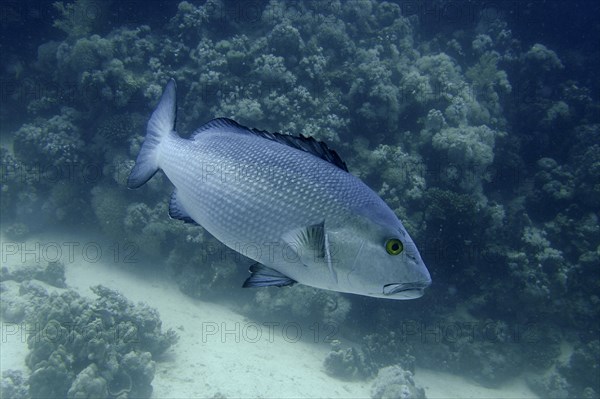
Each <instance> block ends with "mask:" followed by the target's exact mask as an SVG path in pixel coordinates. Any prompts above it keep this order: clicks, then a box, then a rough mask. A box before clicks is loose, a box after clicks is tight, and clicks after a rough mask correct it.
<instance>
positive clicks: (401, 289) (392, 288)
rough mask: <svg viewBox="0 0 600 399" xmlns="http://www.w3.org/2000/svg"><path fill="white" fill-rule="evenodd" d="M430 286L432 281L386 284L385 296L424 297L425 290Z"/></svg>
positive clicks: (384, 287)
mask: <svg viewBox="0 0 600 399" xmlns="http://www.w3.org/2000/svg"><path fill="white" fill-rule="evenodd" d="M430 284H431V280H427V281H413V282H409V283H391V284H386V285H384V286H383V295H385V296H390V295H395V294H404V295H403V296H407V297H413V298H418V297H420V296H423V294H424V292H425V291H424V290H425V288H427V287H429V285H430Z"/></svg>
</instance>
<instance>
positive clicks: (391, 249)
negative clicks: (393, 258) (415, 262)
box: [385, 238, 404, 255]
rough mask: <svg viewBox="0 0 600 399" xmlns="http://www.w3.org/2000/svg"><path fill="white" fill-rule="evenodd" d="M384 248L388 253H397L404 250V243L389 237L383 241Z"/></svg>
mask: <svg viewBox="0 0 600 399" xmlns="http://www.w3.org/2000/svg"><path fill="white" fill-rule="evenodd" d="M385 250H386V251H387V253H388V254H390V255H398V254H400V253H401V252H402V251H403V250H404V245H403V244H402V241H400V240H399V239H397V238H390V239H389V240H387V241H386V242H385Z"/></svg>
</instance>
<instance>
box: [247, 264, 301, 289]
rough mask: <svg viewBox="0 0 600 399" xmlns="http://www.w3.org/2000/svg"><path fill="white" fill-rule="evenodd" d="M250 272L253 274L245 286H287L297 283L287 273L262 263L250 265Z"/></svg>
mask: <svg viewBox="0 0 600 399" xmlns="http://www.w3.org/2000/svg"><path fill="white" fill-rule="evenodd" d="M250 273H252V274H251V275H250V277H248V278H247V279H246V281H244V284H243V285H242V287H244V288H254V287H285V286H287V285H294V284H296V283H297V281H296V280H292V279H291V278H289V277H288V276H286V275H285V274H282V273H279V272H278V271H277V270H275V269H271V268H270V267H267V266H264V265H261V264H260V263H255V264H253V265H252V266H250Z"/></svg>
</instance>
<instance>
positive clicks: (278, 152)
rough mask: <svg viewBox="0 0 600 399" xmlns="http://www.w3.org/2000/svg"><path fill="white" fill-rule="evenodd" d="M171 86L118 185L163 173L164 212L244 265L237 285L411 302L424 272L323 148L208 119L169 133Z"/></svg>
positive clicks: (386, 217) (385, 215)
mask: <svg viewBox="0 0 600 399" xmlns="http://www.w3.org/2000/svg"><path fill="white" fill-rule="evenodd" d="M176 100H177V99H176V84H175V80H173V79H170V80H169V81H168V83H167V85H166V87H165V89H164V91H163V94H162V96H161V98H160V101H159V103H158V105H157V107H156V109H155V110H154V112H153V113H152V115H151V117H150V119H149V121H148V124H147V129H146V136H145V139H144V142H143V144H142V146H141V148H140V151H139V154H138V156H137V159H136V162H135V165H134V166H133V168H132V170H131V172H130V175H129V177H128V180H127V186H128V188H130V189H136V188H138V187H141V186H142V185H144V184H145V183H146V182H147V181H148V180H150V179H151V178H152V176H153V175H154V174H155V173H156V172H157V171H158V170H162V171H163V173H164V174H165V175H166V177H167V178H168V179H169V181H170V182H171V183H172V184H173V186H174V187H175V189H174V191H173V193H172V195H171V198H170V201H169V216H170V217H171V218H173V219H178V220H182V221H184V222H187V223H194V224H197V225H200V226H202V227H203V228H204V229H205V230H206V231H208V232H209V233H210V234H212V235H213V236H214V237H215V238H216V239H217V240H219V241H220V242H222V243H223V244H225V245H226V246H227V247H229V248H231V249H233V250H234V251H236V252H238V253H240V254H242V255H244V256H245V257H248V258H250V259H252V261H253V263H252V265H251V266H250V267H249V272H250V276H249V277H248V278H247V279H246V280H245V281H244V283H243V287H287V286H292V285H294V284H296V283H298V284H304V285H307V286H311V287H315V288H318V289H324V290H331V291H337V292H343V293H351V294H358V295H364V296H369V297H376V298H387V299H414V298H419V297H421V296H422V295H423V294H424V290H425V289H426V288H427V287H428V286H429V285H430V284H431V276H430V274H429V271H428V270H427V267H426V266H425V264H424V263H423V260H422V258H421V255H420V254H419V251H418V249H417V247H416V246H415V244H414V242H413V240H412V239H411V237H410V235H409V234H408V232H407V231H406V229H405V228H404V226H403V225H402V223H401V221H400V220H399V219H398V217H397V216H396V215H395V214H394V212H393V211H392V210H391V209H390V208H389V206H387V205H386V203H385V202H384V201H383V200H382V199H381V198H380V197H379V196H378V195H377V194H376V193H375V192H374V191H373V190H371V189H370V188H369V187H368V186H367V185H366V184H365V183H363V182H362V181H361V180H360V179H359V178H357V177H355V176H354V175H352V174H351V173H350V172H349V171H348V167H347V165H346V163H345V162H344V161H343V160H342V159H341V157H340V156H339V155H338V154H337V152H335V151H334V150H332V149H330V148H329V147H328V146H327V145H326V144H325V143H324V142H322V141H318V140H316V139H315V138H313V137H305V136H303V135H299V136H293V135H288V134H283V133H270V132H267V131H264V130H259V129H256V128H248V127H245V126H242V125H241V124H239V123H237V122H235V121H234V120H232V119H227V118H217V119H213V120H211V121H209V122H207V123H206V124H204V125H203V126H201V127H200V128H198V129H197V130H196V131H195V132H193V134H191V135H190V136H189V138H182V137H180V136H179V134H178V133H177V131H176V117H177V101H176Z"/></svg>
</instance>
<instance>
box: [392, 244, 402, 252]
mask: <svg viewBox="0 0 600 399" xmlns="http://www.w3.org/2000/svg"><path fill="white" fill-rule="evenodd" d="M399 249H400V245H398V243H397V242H395V243H393V244H392V251H394V252H396V251H397V250H399Z"/></svg>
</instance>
